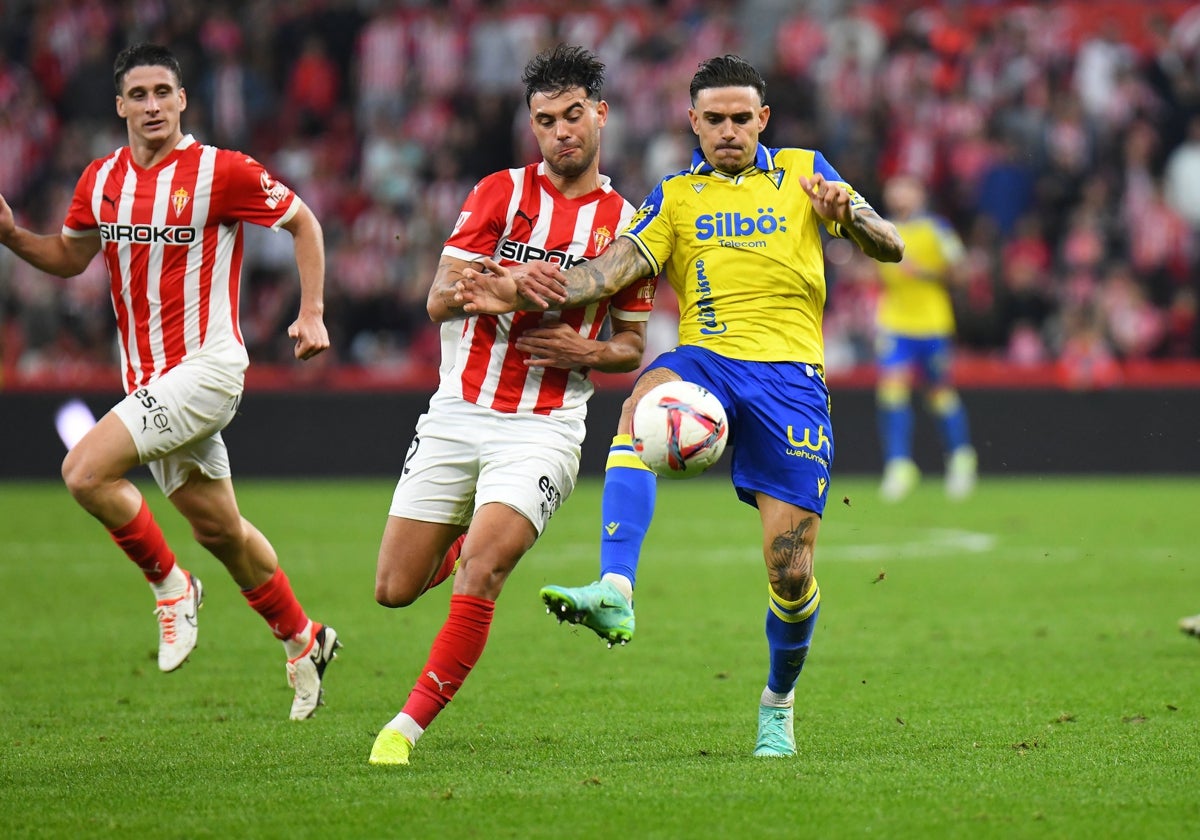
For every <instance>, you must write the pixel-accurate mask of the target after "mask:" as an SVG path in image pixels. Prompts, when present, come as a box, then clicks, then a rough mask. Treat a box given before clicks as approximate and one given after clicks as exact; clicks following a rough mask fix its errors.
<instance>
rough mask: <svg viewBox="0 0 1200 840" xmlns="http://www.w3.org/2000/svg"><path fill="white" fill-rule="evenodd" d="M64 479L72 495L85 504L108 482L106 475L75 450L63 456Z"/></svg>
mask: <svg viewBox="0 0 1200 840" xmlns="http://www.w3.org/2000/svg"><path fill="white" fill-rule="evenodd" d="M62 479H63V483H64V484H65V485H66V486H67V490H68V491H69V492H70V493H71V496H72V497H73V498H74V499H75V500H76V501H77V502H80V503H82V504H85V505H86V504H87V502H88V501H90V500H92V499H94V498H95V497H96V495H97V494H99V493H100V492H101V490H102V488H103V487H104V486H105V485H106V484H107V483H108V482H107V480H106V477H104V476H103V475H102V474H101V473H100V471H99V470H97V469H96V468H95V467H94V466H91V465H89V464H88V463H87V460H86V459H85V458H84V457H82V456H81V455H80V454H79V453H77V452H76V451H75V450H72V451H70V452H68V453H67V456H66V457H65V458H63V462H62Z"/></svg>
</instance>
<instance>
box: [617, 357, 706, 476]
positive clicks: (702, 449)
mask: <svg viewBox="0 0 1200 840" xmlns="http://www.w3.org/2000/svg"><path fill="white" fill-rule="evenodd" d="M728 433H729V421H728V419H727V418H726V417H725V409H724V408H723V407H722V406H721V401H720V400H718V399H717V398H716V397H715V396H713V395H712V394H711V393H710V392H709V391H707V390H705V389H704V388H701V387H700V386H699V385H697V384H696V383H694V382H684V381H682V380H676V381H672V382H664V383H663V384H661V385H657V386H655V387H654V388H651V389H650V390H649V391H647V392H646V395H645V396H644V397H642V398H641V399H640V400H639V401H638V404H637V407H636V408H635V409H634V411H633V449H634V451H635V452H636V453H637V454H638V457H639V458H641V459H642V462H643V463H645V465H646V466H647V467H649V468H650V469H651V470H653V471H654V474H655V475H659V476H662V477H663V478H691V477H692V476H694V475H700V473H702V472H704V471H705V470H706V469H708V468H709V467H711V466H712V465H713V464H715V463H716V462H717V459H718V458H720V457H721V453H722V452H724V451H725V440H726V438H727V437H728Z"/></svg>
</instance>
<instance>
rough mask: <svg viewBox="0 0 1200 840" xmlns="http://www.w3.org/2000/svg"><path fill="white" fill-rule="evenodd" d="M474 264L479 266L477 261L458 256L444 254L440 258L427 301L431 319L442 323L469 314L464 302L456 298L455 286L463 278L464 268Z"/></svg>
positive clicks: (426, 304)
mask: <svg viewBox="0 0 1200 840" xmlns="http://www.w3.org/2000/svg"><path fill="white" fill-rule="evenodd" d="M472 265H475V266H477V264H476V263H470V262H467V261H466V260H460V259H458V258H456V257H447V256H443V257H442V258H441V259H440V260H438V266H437V271H436V272H435V273H434V275H433V283H432V284H431V285H430V287H429V296H428V298H427V299H426V301H425V311H426V312H427V313H428V314H429V320H431V321H433V322H434V323H435V324H441V323H443V322H444V321H453V320H454V319H455V318H465V317H466V316H467V313H466V312H465V311H464V310H463V305H462V302H461V301H457V300H455V287H456V285H457V283H458V281H459V280H461V279H462V276H463V274H462V273H463V269H464V268H466V267H468V266H472Z"/></svg>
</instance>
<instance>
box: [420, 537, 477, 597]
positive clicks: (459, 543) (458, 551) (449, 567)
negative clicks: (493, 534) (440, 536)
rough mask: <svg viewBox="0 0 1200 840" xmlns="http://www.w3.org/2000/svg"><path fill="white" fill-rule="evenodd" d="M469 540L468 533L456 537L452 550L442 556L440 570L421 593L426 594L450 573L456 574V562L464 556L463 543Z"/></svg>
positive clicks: (451, 546)
mask: <svg viewBox="0 0 1200 840" xmlns="http://www.w3.org/2000/svg"><path fill="white" fill-rule="evenodd" d="M466 541H467V535H466V534H463V535H462V536H461V537H459V538H458V539H456V540H455V541H454V542H453V543H452V544H451V545H450V550H449V551H447V552H446V556H445V557H443V558H442V565H440V566H438V570H437V571H436V572H434V573H433V577H432V578H430V579H429V583H427V584H425V588H424V589H422V590H421V594H425V593H426V592H428V591H429V590H430V589H433V587H435V586H437V585H438V584H439V583H442V582H444V581H445V580H446V578H448V577H450V575H452V574H454V564H455V563H457V562H458V558H459V557H461V556H462V547H463V543H465V542H466Z"/></svg>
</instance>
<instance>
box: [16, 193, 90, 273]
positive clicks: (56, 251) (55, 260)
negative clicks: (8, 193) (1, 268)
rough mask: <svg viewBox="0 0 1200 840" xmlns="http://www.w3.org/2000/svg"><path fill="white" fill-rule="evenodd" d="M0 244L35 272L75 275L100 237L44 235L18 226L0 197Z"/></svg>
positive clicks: (83, 267)
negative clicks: (35, 270)
mask: <svg viewBox="0 0 1200 840" xmlns="http://www.w3.org/2000/svg"><path fill="white" fill-rule="evenodd" d="M0 245H4V246H5V247H7V248H8V249H9V250H10V251H12V252H13V253H14V254H16V255H17V256H18V257H20V258H21V259H22V260H24V261H25V262H27V263H29V264H30V265H31V266H33V267H34V268H36V269H37V270H38V271H44V272H46V273H47V274H53V275H55V276H57V277H74V276H75V275H76V274H78V273H79V272H81V271H83V270H84V269H85V268H87V266H88V263H90V262H91V261H92V257H94V256H96V252H97V251H99V250H100V237H99V236H80V237H67V236H63V235H62V234H61V233H57V234H51V235H49V236H43V235H41V234H37V233H33V232H32V231H28V230H25V228H22V227H18V226H17V224H16V222H15V221H14V219H13V212H12V209H11V208H10V207H9V206H8V204H7V203H6V202H5V201H4V197H3V196H0Z"/></svg>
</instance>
